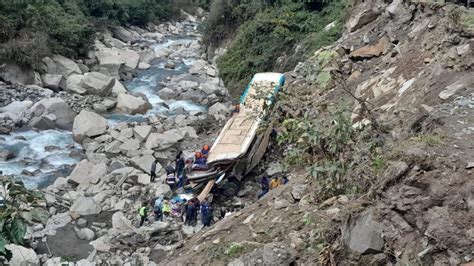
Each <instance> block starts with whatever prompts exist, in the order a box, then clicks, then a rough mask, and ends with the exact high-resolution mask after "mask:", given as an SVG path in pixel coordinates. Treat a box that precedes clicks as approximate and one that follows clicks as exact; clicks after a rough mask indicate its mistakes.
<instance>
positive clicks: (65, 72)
mask: <svg viewBox="0 0 474 266" xmlns="http://www.w3.org/2000/svg"><path fill="white" fill-rule="evenodd" d="M42 63H43V64H42V70H43V71H44V73H47V74H56V75H62V76H63V77H64V78H67V77H69V76H70V75H71V74H82V71H81V69H80V68H79V66H78V65H77V64H76V62H74V61H72V60H71V59H69V58H67V57H64V56H62V55H54V56H53V57H52V58H49V57H45V58H43V60H42Z"/></svg>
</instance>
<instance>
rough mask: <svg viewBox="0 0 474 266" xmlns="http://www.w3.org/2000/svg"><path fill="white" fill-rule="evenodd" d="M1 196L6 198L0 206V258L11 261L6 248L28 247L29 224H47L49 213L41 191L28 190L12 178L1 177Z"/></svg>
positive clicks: (9, 253)
mask: <svg viewBox="0 0 474 266" xmlns="http://www.w3.org/2000/svg"><path fill="white" fill-rule="evenodd" d="M0 194H2V195H3V197H4V203H3V204H2V206H0V257H1V256H3V257H5V258H6V259H7V260H10V259H11V255H12V254H11V252H10V251H9V250H7V249H6V248H5V246H6V245H7V244H10V243H13V244H16V245H22V246H24V245H28V242H27V241H25V239H24V237H25V234H26V228H27V224H32V223H42V224H46V222H47V221H48V212H47V211H46V210H45V209H44V207H43V206H44V197H43V195H42V194H41V193H40V192H39V191H34V190H28V189H26V188H25V187H24V186H23V184H22V183H21V182H17V181H15V180H13V179H12V178H9V177H4V176H0Z"/></svg>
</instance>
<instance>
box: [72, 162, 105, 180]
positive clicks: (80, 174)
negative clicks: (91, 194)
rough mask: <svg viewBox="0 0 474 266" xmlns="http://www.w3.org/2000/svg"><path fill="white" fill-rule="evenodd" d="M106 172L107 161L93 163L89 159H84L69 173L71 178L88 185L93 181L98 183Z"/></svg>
mask: <svg viewBox="0 0 474 266" xmlns="http://www.w3.org/2000/svg"><path fill="white" fill-rule="evenodd" d="M106 174H107V165H106V164H105V162H101V163H98V164H93V163H92V162H89V161H88V160H82V161H80V162H79V163H78V164H77V165H76V167H75V168H74V170H73V171H72V173H71V174H70V175H69V180H71V181H73V182H75V183H77V184H79V185H84V186H88V185H90V184H91V183H92V184H97V183H98V182H99V181H100V179H101V178H103V177H104V176H105V175H106Z"/></svg>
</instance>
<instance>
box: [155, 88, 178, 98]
mask: <svg viewBox="0 0 474 266" xmlns="http://www.w3.org/2000/svg"><path fill="white" fill-rule="evenodd" d="M158 96H160V98H161V99H163V100H170V99H174V98H176V96H177V93H176V91H174V90H172V89H170V88H163V89H161V90H160V91H159V92H158Z"/></svg>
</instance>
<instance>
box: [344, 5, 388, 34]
mask: <svg viewBox="0 0 474 266" xmlns="http://www.w3.org/2000/svg"><path fill="white" fill-rule="evenodd" d="M380 14H382V11H381V10H379V9H378V8H376V7H368V8H367V9H364V10H362V11H361V12H359V13H357V14H356V15H355V16H353V17H351V18H350V19H349V21H348V22H347V25H346V27H347V30H348V31H349V32H354V31H356V30H358V29H360V28H362V27H363V26H365V25H367V24H369V23H370V22H372V21H374V20H375V19H377V18H378V17H379V15H380Z"/></svg>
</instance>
